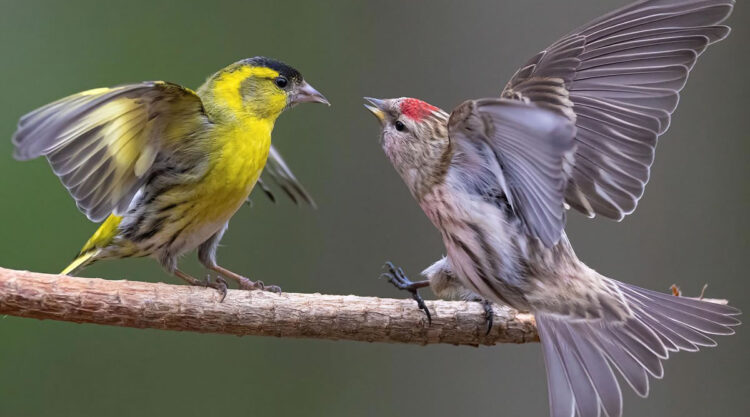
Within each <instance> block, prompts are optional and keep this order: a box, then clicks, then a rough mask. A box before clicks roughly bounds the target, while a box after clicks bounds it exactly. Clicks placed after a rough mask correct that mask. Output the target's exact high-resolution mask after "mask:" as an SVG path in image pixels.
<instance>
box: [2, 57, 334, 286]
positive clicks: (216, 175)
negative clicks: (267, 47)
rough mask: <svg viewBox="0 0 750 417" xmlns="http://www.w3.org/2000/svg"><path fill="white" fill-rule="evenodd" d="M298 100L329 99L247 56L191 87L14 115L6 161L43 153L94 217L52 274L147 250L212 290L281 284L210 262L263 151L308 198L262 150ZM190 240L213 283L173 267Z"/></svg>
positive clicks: (120, 90)
mask: <svg viewBox="0 0 750 417" xmlns="http://www.w3.org/2000/svg"><path fill="white" fill-rule="evenodd" d="M304 102H314V103H324V104H329V103H328V101H327V100H326V99H325V97H323V95H322V94H320V93H319V92H318V91H317V90H315V89H314V88H313V87H312V86H310V85H309V84H308V83H307V82H305V81H304V79H303V78H302V75H301V74H300V73H299V71H297V70H295V69H294V68H292V67H290V66H288V65H286V64H284V63H281V62H279V61H276V60H273V59H270V58H265V57H255V58H249V59H245V60H242V61H239V62H236V63H234V64H232V65H229V66H228V67H226V68H224V69H222V70H220V71H219V72H217V73H216V74H214V75H212V76H211V77H209V78H208V80H207V81H206V82H205V83H204V84H203V85H202V86H201V87H200V88H199V89H198V91H192V90H190V89H188V88H185V87H181V86H179V85H176V84H172V83H168V82H163V81H151V82H143V83H139V84H128V85H122V86H119V87H114V88H97V89H93V90H88V91H84V92H82V93H78V94H74V95H72V96H69V97H66V98H63V99H61V100H59V101H56V102H54V103H51V104H48V105H46V106H44V107H41V108H39V109H37V110H35V111H33V112H31V113H29V114H27V115H25V116H23V117H22V118H21V120H20V121H19V123H18V130H17V131H16V133H15V134H14V135H13V144H14V146H15V152H14V157H15V158H16V159H18V160H28V159H32V158H36V157H39V156H45V157H46V158H47V160H48V161H49V163H50V165H51V166H52V170H53V171H54V172H55V174H57V176H58V177H60V180H61V181H62V183H63V185H65V187H66V188H67V189H68V191H69V192H70V194H71V195H72V196H73V198H74V199H75V200H76V203H77V205H78V208H79V209H80V210H81V211H82V212H83V213H85V214H86V216H88V218H89V219H91V220H92V221H95V222H100V221H102V220H103V221H104V222H103V223H102V224H101V226H100V227H99V229H98V230H97V231H96V233H94V235H93V236H92V237H91V238H90V239H89V241H88V242H86V244H85V245H84V246H83V249H81V251H80V253H79V254H78V255H77V256H76V258H75V259H74V260H73V262H72V263H71V264H70V265H69V266H68V267H67V268H65V269H64V270H63V271H62V273H63V274H69V275H71V274H74V273H76V272H77V271H79V270H80V269H81V268H83V267H85V266H87V265H90V264H91V263H93V262H95V261H98V260H101V259H119V258H128V257H144V256H151V257H154V258H156V259H157V260H158V261H159V262H160V263H161V265H162V266H163V267H164V268H165V269H166V270H167V271H168V272H170V273H172V274H174V275H176V276H177V277H179V278H182V279H183V280H185V281H186V282H188V283H189V284H191V285H200V286H210V287H213V288H216V289H218V290H219V291H221V292H222V294H226V282H225V281H224V279H222V277H224V278H230V279H233V280H235V281H237V282H238V284H239V286H240V288H243V289H266V290H272V291H280V289H279V288H278V287H276V286H264V285H263V283H262V282H261V281H255V282H253V281H251V280H249V279H247V278H245V277H243V276H242V275H240V274H237V273H234V272H232V271H230V270H228V269H226V268H223V267H221V266H219V265H218V264H217V262H216V249H217V247H218V245H219V241H220V240H221V237H222V235H223V234H224V232H225V231H226V229H227V224H228V222H229V219H230V218H231V217H232V215H233V214H234V213H235V212H236V211H237V209H239V208H240V206H242V204H243V202H244V201H245V200H246V199H247V197H248V195H249V194H250V191H251V190H252V189H253V187H254V186H255V184H256V182H258V180H259V176H260V174H261V171H263V168H264V166H265V165H266V161H267V159H268V158H269V153H270V154H271V155H270V159H269V166H270V168H271V169H270V175H271V176H272V177H273V178H274V179H275V180H276V181H277V182H278V183H279V184H280V185H281V186H282V188H283V189H284V190H285V191H286V192H287V193H288V194H290V196H291V197H292V198H294V194H293V193H295V192H296V193H298V194H299V195H300V196H301V197H302V198H303V199H306V200H308V201H310V202H311V200H309V196H307V194H306V192H305V191H304V189H303V188H302V187H301V186H300V184H299V183H298V182H297V179H296V178H295V177H294V175H293V174H292V173H291V171H290V170H289V168H288V167H287V166H286V164H285V163H284V161H283V159H281V155H280V154H279V153H278V152H277V151H276V150H274V149H273V148H272V147H271V131H272V130H273V126H274V123H275V122H276V119H277V118H278V117H279V115H280V114H281V113H282V112H283V111H284V110H286V109H288V108H290V107H292V106H294V105H296V104H298V103H304ZM261 186H262V187H263V189H264V191H266V192H267V193H268V192H269V191H268V189H267V188H266V187H265V186H263V185H262V184H261ZM196 248H198V259H199V260H200V262H201V263H202V264H203V265H204V266H205V267H206V268H208V269H209V270H212V271H214V272H216V273H217V274H218V276H217V279H216V280H215V281H213V282H211V280H209V279H208V278H207V279H206V280H205V281H202V280H198V279H196V278H194V277H192V276H190V275H188V274H186V273H185V272H183V271H181V270H179V269H178V268H177V259H178V257H179V256H180V255H182V254H184V253H186V252H189V251H192V250H193V249H196ZM222 298H223V296H222Z"/></svg>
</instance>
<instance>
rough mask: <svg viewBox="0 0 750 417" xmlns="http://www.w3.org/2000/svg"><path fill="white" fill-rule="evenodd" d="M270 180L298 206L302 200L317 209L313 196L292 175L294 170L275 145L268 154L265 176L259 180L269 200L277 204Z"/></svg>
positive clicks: (264, 169)
mask: <svg viewBox="0 0 750 417" xmlns="http://www.w3.org/2000/svg"><path fill="white" fill-rule="evenodd" d="M268 180H270V182H274V183H275V184H276V185H278V186H279V187H280V188H281V189H282V191H284V194H286V195H287V196H288V197H289V198H290V199H291V200H292V201H293V202H294V203H295V204H297V203H298V202H299V200H302V201H304V202H306V203H307V204H309V205H310V206H312V207H313V208H316V207H317V206H316V205H315V200H313V198H312V196H310V194H309V193H308V192H307V190H305V187H303V186H302V184H300V182H299V180H297V177H295V176H294V173H292V170H291V169H289V166H288V165H287V164H286V162H284V158H282V157H281V153H279V151H278V150H276V148H275V147H274V146H273V145H271V150H270V151H269V153H268V160H267V161H266V167H265V168H263V174H262V176H261V179H259V180H258V185H259V186H260V188H261V190H263V192H264V193H265V194H266V195H267V196H268V198H269V199H270V200H271V201H272V202H274V203H275V202H276V197H275V196H274V195H273V191H271V188H270V187H268V182H269V181H268Z"/></svg>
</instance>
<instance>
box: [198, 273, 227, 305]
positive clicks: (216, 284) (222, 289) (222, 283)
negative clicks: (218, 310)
mask: <svg viewBox="0 0 750 417" xmlns="http://www.w3.org/2000/svg"><path fill="white" fill-rule="evenodd" d="M203 285H204V286H205V287H206V288H213V289H215V290H216V291H218V292H219V295H220V297H219V302H220V303H222V302H224V299H225V298H227V290H228V289H229V286H228V285H227V281H226V280H225V279H224V277H222V276H221V275H217V276H216V280H214V281H211V274H206V280H205V281H204V283H203Z"/></svg>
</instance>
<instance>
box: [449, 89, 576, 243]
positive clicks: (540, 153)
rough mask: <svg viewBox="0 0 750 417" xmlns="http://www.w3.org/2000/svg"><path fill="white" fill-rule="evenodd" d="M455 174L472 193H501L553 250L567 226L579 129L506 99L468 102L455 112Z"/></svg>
mask: <svg viewBox="0 0 750 417" xmlns="http://www.w3.org/2000/svg"><path fill="white" fill-rule="evenodd" d="M448 133H449V135H450V140H451V145H452V146H454V156H453V160H452V163H451V166H452V167H453V168H452V169H456V170H458V172H459V173H460V175H461V178H463V181H468V182H470V184H465V185H468V187H467V188H468V189H475V190H478V191H479V193H480V194H482V195H486V194H487V191H490V192H492V193H495V194H496V193H497V192H496V191H495V190H499V191H501V192H502V193H503V194H504V195H505V196H506V198H507V199H508V202H509V203H510V205H511V208H512V209H513V212H514V213H516V215H517V216H519V217H520V218H521V220H522V222H523V224H524V225H525V226H526V229H527V230H528V232H529V233H530V234H531V235H532V236H535V237H537V238H539V239H540V240H541V241H542V243H544V244H545V245H546V246H548V247H549V246H553V245H555V244H556V243H557V242H558V241H559V240H560V236H561V235H562V230H563V228H564V227H565V209H564V196H565V187H566V185H567V182H568V174H567V172H566V171H567V168H568V167H569V158H570V156H571V154H572V152H573V150H574V148H575V142H574V140H573V138H574V136H575V127H574V126H573V123H572V122H571V121H570V120H569V119H568V118H566V117H564V116H561V115H559V114H558V113H556V112H553V111H550V110H547V109H543V108H541V107H538V106H536V105H533V104H527V103H523V102H520V101H514V100H504V99H482V100H476V101H467V102H465V103H463V104H462V105H460V106H459V107H457V108H456V109H455V110H454V111H453V113H451V116H450V119H449V121H448Z"/></svg>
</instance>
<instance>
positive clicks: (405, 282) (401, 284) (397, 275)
mask: <svg viewBox="0 0 750 417" xmlns="http://www.w3.org/2000/svg"><path fill="white" fill-rule="evenodd" d="M384 266H385V267H386V268H388V272H383V273H382V274H380V277H381V278H383V277H385V278H387V279H388V282H390V283H391V284H393V286H394V287H396V288H398V289H399V290H402V291H408V292H410V293H411V297H412V298H413V299H414V301H416V302H417V307H419V309H420V310H422V311H424V313H425V315H427V324H428V325H431V324H432V314H431V313H430V309H429V308H427V304H425V302H424V299H423V298H422V296H421V295H419V291H418V289H419V288H422V287H425V286H427V285H429V284H428V283H427V282H426V281H420V282H412V281H411V280H410V279H409V278H408V277H407V276H406V274H405V273H404V270H403V269H402V268H398V267H396V266H395V265H393V263H392V262H386V263H385V265H384Z"/></svg>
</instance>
